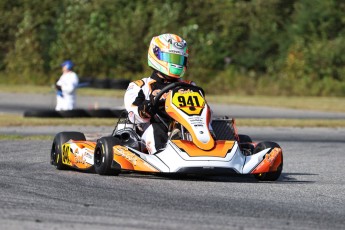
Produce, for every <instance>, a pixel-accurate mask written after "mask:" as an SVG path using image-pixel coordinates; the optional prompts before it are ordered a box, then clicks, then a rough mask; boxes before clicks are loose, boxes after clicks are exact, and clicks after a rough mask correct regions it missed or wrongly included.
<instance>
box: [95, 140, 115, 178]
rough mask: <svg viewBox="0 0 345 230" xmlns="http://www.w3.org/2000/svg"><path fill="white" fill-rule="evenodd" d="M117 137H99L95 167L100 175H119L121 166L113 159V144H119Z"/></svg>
mask: <svg viewBox="0 0 345 230" xmlns="http://www.w3.org/2000/svg"><path fill="white" fill-rule="evenodd" d="M120 143H121V141H120V139H118V138H116V137H111V136H110V137H101V138H100V139H98V141H97V144H96V148H95V152H94V167H95V171H96V173H98V174H99V175H119V173H120V171H121V166H120V165H119V164H118V163H117V162H115V161H114V160H113V156H114V153H113V146H114V145H119V144H120Z"/></svg>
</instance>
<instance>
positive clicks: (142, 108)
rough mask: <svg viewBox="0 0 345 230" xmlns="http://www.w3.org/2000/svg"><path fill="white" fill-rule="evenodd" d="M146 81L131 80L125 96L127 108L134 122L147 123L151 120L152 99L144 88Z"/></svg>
mask: <svg viewBox="0 0 345 230" xmlns="http://www.w3.org/2000/svg"><path fill="white" fill-rule="evenodd" d="M140 82H142V84H140ZM143 86H144V82H143V81H141V80H140V81H136V82H131V83H130V84H129V86H128V88H127V91H126V93H125V97H124V103H125V108H126V110H127V112H128V114H129V119H130V120H131V122H133V123H147V122H149V121H150V116H151V114H150V101H149V100H148V99H147V98H146V97H147V96H146V95H145V93H144V90H143Z"/></svg>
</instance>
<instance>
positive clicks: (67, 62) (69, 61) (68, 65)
mask: <svg viewBox="0 0 345 230" xmlns="http://www.w3.org/2000/svg"><path fill="white" fill-rule="evenodd" d="M64 66H66V69H68V70H72V68H73V66H74V63H73V62H72V61H71V60H66V61H64V62H62V64H61V67H64Z"/></svg>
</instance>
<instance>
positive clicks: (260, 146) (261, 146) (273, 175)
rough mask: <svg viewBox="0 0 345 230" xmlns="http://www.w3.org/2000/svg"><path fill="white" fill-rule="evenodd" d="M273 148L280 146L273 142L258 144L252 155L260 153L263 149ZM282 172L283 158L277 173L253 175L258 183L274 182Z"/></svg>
mask: <svg viewBox="0 0 345 230" xmlns="http://www.w3.org/2000/svg"><path fill="white" fill-rule="evenodd" d="M275 147H278V148H280V146H279V145H278V144H277V143H275V142H271V141H264V142H260V143H258V144H257V146H256V147H255V149H254V154H255V153H258V152H260V151H262V150H264V149H267V148H275ZM282 157H283V156H282ZM282 171H283V158H282V163H281V164H280V165H279V166H278V169H277V171H275V172H267V173H260V174H254V177H255V178H256V179H257V180H259V181H276V180H278V178H279V177H280V175H281V173H282Z"/></svg>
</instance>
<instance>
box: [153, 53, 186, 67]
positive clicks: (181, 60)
mask: <svg viewBox="0 0 345 230" xmlns="http://www.w3.org/2000/svg"><path fill="white" fill-rule="evenodd" d="M158 59H159V60H162V61H165V62H168V63H171V64H176V65H183V66H186V65H187V57H185V56H183V55H180V54H172V53H165V52H159V55H158Z"/></svg>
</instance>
